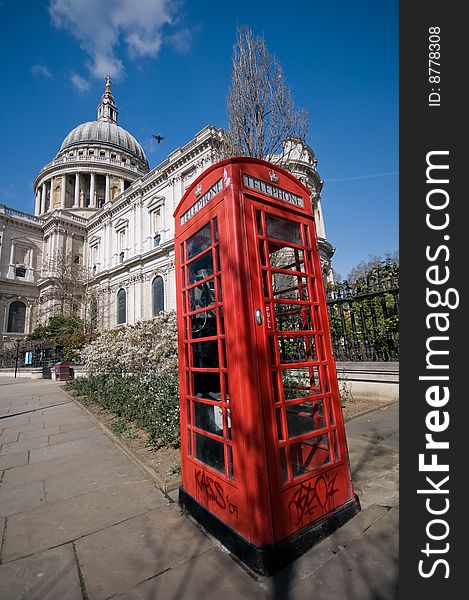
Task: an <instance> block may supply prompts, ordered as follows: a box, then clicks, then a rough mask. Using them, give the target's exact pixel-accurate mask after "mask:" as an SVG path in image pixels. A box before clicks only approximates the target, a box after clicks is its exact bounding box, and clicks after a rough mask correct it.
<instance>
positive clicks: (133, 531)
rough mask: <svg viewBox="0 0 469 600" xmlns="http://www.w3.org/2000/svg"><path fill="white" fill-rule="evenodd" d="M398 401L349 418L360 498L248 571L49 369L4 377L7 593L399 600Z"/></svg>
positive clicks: (45, 597)
mask: <svg viewBox="0 0 469 600" xmlns="http://www.w3.org/2000/svg"><path fill="white" fill-rule="evenodd" d="M397 414H398V404H395V405H393V406H390V407H387V408H385V409H380V410H378V411H375V412H373V413H370V414H368V415H365V416H362V417H360V418H357V419H355V420H353V421H351V422H350V423H349V424H348V425H347V429H348V432H349V436H350V437H349V444H350V453H351V463H352V469H353V473H354V479H355V480H356V482H357V483H356V488H357V491H358V493H359V494H360V499H361V502H362V506H363V507H364V510H363V511H362V512H361V513H360V514H359V515H357V517H355V518H354V519H352V521H350V522H349V523H347V524H346V525H345V526H344V527H342V528H341V529H340V530H338V531H336V532H335V533H334V534H333V535H332V536H330V537H329V538H328V539H326V540H324V541H323V542H321V543H320V544H318V545H317V546H316V547H314V548H313V549H311V550H310V551H309V552H308V553H306V554H305V555H304V556H303V557H301V558H300V559H299V560H297V561H296V562H295V563H294V564H293V565H291V566H289V567H287V568H285V569H283V571H280V572H279V573H278V574H276V575H275V576H274V577H270V578H263V577H257V578H255V577H254V576H252V575H251V574H249V573H247V572H246V571H245V570H244V568H242V567H241V566H240V565H239V564H238V563H237V562H235V561H234V560H233V559H232V558H231V557H230V556H229V554H228V553H227V552H226V551H224V550H223V549H222V548H221V547H220V546H219V545H218V544H217V543H216V542H215V541H214V540H213V539H212V538H210V537H208V536H207V535H205V534H204V533H203V532H202V531H201V530H200V529H199V528H198V527H197V526H196V525H194V524H193V523H192V522H191V521H189V519H188V518H186V517H185V516H183V515H182V514H181V512H180V510H179V509H178V506H177V504H176V503H175V502H174V499H175V494H174V493H173V494H172V496H173V497H172V498H170V497H169V496H165V495H164V494H163V493H162V492H161V491H160V490H158V489H157V488H156V487H155V485H154V483H152V481H150V480H149V479H148V477H147V476H146V474H145V473H144V471H142V470H141V469H140V468H139V467H138V466H137V465H136V464H134V463H133V462H132V461H131V460H130V459H129V458H128V457H127V456H126V455H125V454H124V453H123V452H122V450H121V449H120V448H119V447H118V446H117V445H116V444H115V443H114V442H113V441H112V440H111V439H110V438H108V437H107V436H106V435H105V434H104V433H103V432H102V430H101V429H99V428H98V427H97V426H96V425H95V424H94V422H93V421H92V420H91V419H90V418H89V417H88V416H87V415H86V414H85V413H84V412H83V411H82V410H81V409H80V408H79V407H78V406H77V405H76V404H75V403H74V402H73V401H71V400H70V399H69V398H68V397H67V396H66V395H64V394H63V392H62V391H61V389H60V387H59V385H57V384H56V383H55V382H52V381H45V380H36V381H30V380H25V379H21V380H13V379H5V378H2V379H0V444H1V446H0V482H1V487H0V598H1V599H2V600H18V599H20V598H21V599H27V600H33V599H35V600H75V599H76V600H105V599H107V598H119V599H126V600H131V599H132V600H154V599H157V600H179V599H188V600H190V599H192V598H201V599H202V598H203V599H204V600H205V599H208V600H210V599H215V598H217V599H218V598H220V597H221V598H223V600H238V599H242V600H245V599H246V600H251V599H252V600H254V599H255V600H264V599H265V600H267V599H272V600H273V599H278V600H280V599H281V600H303V599H305V600H306V599H308V600H310V599H314V600H326V599H328V600H355V599H356V600H368V599H369V600H371V599H378V598H379V599H380V600H387V599H389V600H394V599H395V598H396V597H397V593H396V579H397V526H398V508H397V507H398V496H397V463H398V454H397V435H398V422H397Z"/></svg>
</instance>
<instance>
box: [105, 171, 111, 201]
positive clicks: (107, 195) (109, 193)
mask: <svg viewBox="0 0 469 600" xmlns="http://www.w3.org/2000/svg"><path fill="white" fill-rule="evenodd" d="M110 198H111V185H110V177H109V175H106V194H105V196H104V202H105V203H106V204H107V203H108V202H109V199H110Z"/></svg>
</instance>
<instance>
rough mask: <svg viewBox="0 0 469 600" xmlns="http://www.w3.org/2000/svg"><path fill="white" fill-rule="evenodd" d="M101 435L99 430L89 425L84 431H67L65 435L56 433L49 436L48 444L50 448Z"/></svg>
mask: <svg viewBox="0 0 469 600" xmlns="http://www.w3.org/2000/svg"><path fill="white" fill-rule="evenodd" d="M101 435H102V431H101V430H99V429H98V428H97V427H96V425H95V424H94V423H90V426H89V427H87V428H86V429H75V430H73V431H67V432H66V433H57V434H54V435H51V436H49V443H50V445H51V446H54V445H55V444H63V443H64V442H74V441H75V440H83V439H85V438H87V439H89V438H93V437H95V438H98V437H100V436H101Z"/></svg>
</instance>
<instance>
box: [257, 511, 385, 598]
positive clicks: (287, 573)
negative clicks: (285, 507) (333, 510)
mask: <svg viewBox="0 0 469 600" xmlns="http://www.w3.org/2000/svg"><path fill="white" fill-rule="evenodd" d="M387 513H388V509H387V508H385V507H383V506H376V505H374V506H370V507H369V508H367V509H366V510H363V511H361V512H359V513H358V515H356V516H355V517H354V518H353V519H351V520H350V521H348V522H347V523H346V524H345V525H344V526H343V527H341V528H340V529H337V530H336V531H335V532H334V533H332V534H331V535H330V536H329V537H327V538H326V539H324V540H323V541H322V542H320V543H319V544H316V545H315V546H313V547H312V548H311V549H310V550H308V552H306V553H305V554H303V555H302V556H300V557H299V558H298V559H297V560H296V561H295V562H294V563H292V564H290V565H287V566H286V567H284V568H283V569H281V570H280V571H278V572H277V573H275V575H273V576H272V577H261V578H259V580H260V584H261V586H262V587H263V588H265V589H266V590H269V591H270V593H271V594H272V595H274V594H275V593H277V592H278V591H279V590H284V591H286V590H288V589H289V588H290V587H292V586H293V585H296V584H298V583H299V582H301V581H302V580H303V579H305V578H307V577H309V576H310V575H311V573H314V572H316V571H317V570H319V569H321V568H322V567H323V566H324V565H325V564H326V563H328V562H329V561H330V560H332V559H333V558H334V557H335V556H336V554H337V553H339V552H340V551H341V550H343V549H344V548H346V547H347V546H349V545H350V544H352V543H353V541H354V540H356V539H357V538H359V537H360V536H361V535H363V533H364V532H365V531H366V530H367V529H368V528H369V527H371V526H372V525H373V524H374V523H375V522H376V521H377V520H378V519H381V518H382V517H384V516H385V515H386V514H387ZM285 593H286V592H285ZM285 597H287V596H285ZM337 600H342V599H337ZM344 600H345V599H344Z"/></svg>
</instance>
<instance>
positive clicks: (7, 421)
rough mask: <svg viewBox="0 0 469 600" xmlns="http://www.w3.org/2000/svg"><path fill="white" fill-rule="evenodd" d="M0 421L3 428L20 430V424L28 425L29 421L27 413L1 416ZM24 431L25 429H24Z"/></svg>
mask: <svg viewBox="0 0 469 600" xmlns="http://www.w3.org/2000/svg"><path fill="white" fill-rule="evenodd" d="M0 422H1V424H2V427H3V429H6V430H8V429H14V430H18V431H22V429H21V426H22V425H25V426H28V425H30V423H31V422H30V420H29V417H28V416H27V415H21V416H19V417H3V418H2V419H1V421H0ZM24 431H26V429H25V430H24Z"/></svg>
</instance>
